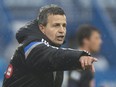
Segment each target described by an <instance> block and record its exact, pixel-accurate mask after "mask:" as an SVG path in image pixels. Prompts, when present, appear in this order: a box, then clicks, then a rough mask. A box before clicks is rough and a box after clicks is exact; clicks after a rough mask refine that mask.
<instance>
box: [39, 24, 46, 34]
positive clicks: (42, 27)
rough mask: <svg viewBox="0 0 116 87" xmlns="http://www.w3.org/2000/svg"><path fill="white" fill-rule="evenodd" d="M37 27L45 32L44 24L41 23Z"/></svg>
mask: <svg viewBox="0 0 116 87" xmlns="http://www.w3.org/2000/svg"><path fill="white" fill-rule="evenodd" d="M39 29H40V30H41V32H42V33H44V34H45V26H43V25H42V24H40V25H39Z"/></svg>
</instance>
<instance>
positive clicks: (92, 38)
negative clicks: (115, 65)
mask: <svg viewBox="0 0 116 87" xmlns="http://www.w3.org/2000/svg"><path fill="white" fill-rule="evenodd" d="M76 39H77V43H78V49H79V50H87V51H88V52H90V53H91V54H93V53H96V52H98V51H99V50H100V46H101V43H102V40H101V35H100V32H99V30H98V29H97V28H95V27H93V26H91V25H82V26H80V27H79V29H78V31H77V33H76ZM74 73H77V74H76V75H77V76H78V75H79V78H78V79H75V78H76V76H75V77H71V79H70V81H69V83H70V85H71V83H73V84H72V85H74V84H75V86H74V87H94V75H93V73H92V72H91V71H90V70H85V71H80V72H79V71H77V72H76V71H72V72H71V74H70V76H73V74H74Z"/></svg>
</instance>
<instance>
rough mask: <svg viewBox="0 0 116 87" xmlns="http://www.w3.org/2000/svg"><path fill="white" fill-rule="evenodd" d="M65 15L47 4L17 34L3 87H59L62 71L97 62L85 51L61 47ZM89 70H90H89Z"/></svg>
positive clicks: (59, 9) (56, 7)
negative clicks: (15, 44) (17, 44)
mask: <svg viewBox="0 0 116 87" xmlns="http://www.w3.org/2000/svg"><path fill="white" fill-rule="evenodd" d="M66 25H67V23H66V15H65V13H64V11H63V10H62V8H60V7H58V6H55V5H49V6H45V7H42V8H41V9H40V12H39V15H38V17H37V19H35V20H34V21H32V22H30V23H28V24H27V25H25V26H24V27H22V28H21V29H20V30H19V31H18V32H17V34H16V39H17V40H18V42H19V44H20V45H19V47H18V48H17V49H16V51H15V53H14V55H13V57H12V59H11V61H10V64H9V66H8V69H7V70H6V73H5V75H4V81H3V87H61V84H62V80H63V71H65V70H74V69H82V70H83V69H86V68H87V69H91V70H92V71H94V67H93V64H92V63H93V62H95V61H97V59H96V58H93V57H91V56H90V55H89V53H87V52H85V51H77V50H73V49H68V48H60V46H61V45H62V44H63V43H64V39H65V35H66ZM88 67H89V68H88Z"/></svg>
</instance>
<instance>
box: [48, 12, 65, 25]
mask: <svg viewBox="0 0 116 87" xmlns="http://www.w3.org/2000/svg"><path fill="white" fill-rule="evenodd" d="M47 22H48V23H63V24H64V23H65V24H66V16H65V15H53V14H51V15H48V20H47Z"/></svg>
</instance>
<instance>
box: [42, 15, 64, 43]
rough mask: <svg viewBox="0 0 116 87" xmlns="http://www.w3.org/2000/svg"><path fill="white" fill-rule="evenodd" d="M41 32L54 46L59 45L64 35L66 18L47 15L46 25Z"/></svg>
mask: <svg viewBox="0 0 116 87" xmlns="http://www.w3.org/2000/svg"><path fill="white" fill-rule="evenodd" d="M41 31H42V32H43V33H44V34H45V35H46V36H47V37H48V38H49V39H50V40H51V41H52V42H53V43H55V44H57V45H61V44H63V42H64V39H65V35H66V16H65V15H49V16H48V18H47V25H46V26H43V27H42V29H41Z"/></svg>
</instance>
